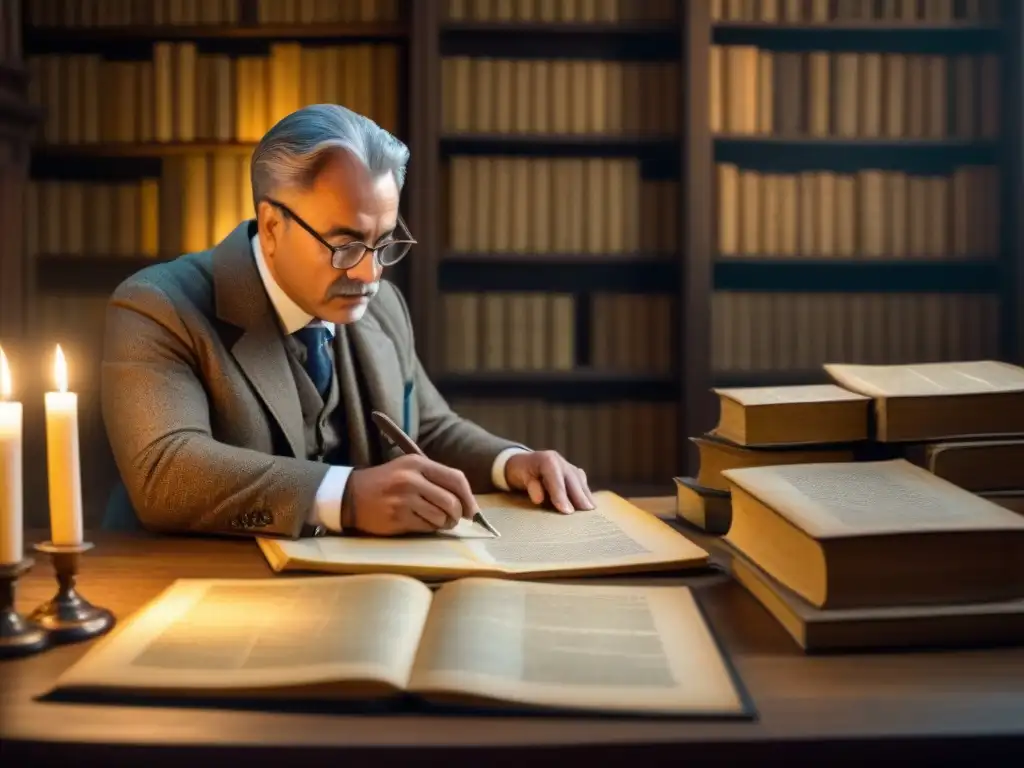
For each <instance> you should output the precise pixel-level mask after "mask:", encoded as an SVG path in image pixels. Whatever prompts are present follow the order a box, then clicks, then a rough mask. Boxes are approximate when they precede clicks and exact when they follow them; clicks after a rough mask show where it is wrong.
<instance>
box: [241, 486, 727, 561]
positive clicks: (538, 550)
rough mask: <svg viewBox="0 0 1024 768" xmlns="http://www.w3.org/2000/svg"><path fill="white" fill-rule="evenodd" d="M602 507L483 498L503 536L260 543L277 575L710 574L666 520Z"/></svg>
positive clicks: (620, 504) (464, 529)
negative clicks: (569, 509)
mask: <svg viewBox="0 0 1024 768" xmlns="http://www.w3.org/2000/svg"><path fill="white" fill-rule="evenodd" d="M593 497H594V501H595V504H596V507H595V509H592V510H581V511H577V512H573V513H571V514H568V515H567V514H563V513H561V512H555V511H552V510H550V509H546V508H543V507H538V506H535V505H534V504H533V502H531V501H530V500H529V498H528V497H526V496H525V495H523V494H504V493H495V494H483V495H480V496H477V497H476V498H477V502H478V504H479V506H480V509H481V510H482V511H483V512H484V514H485V515H486V517H487V520H488V521H489V522H490V523H491V524H492V525H494V527H495V528H497V530H498V532H499V533H500V534H501V536H500V537H499V538H495V537H493V536H492V535H491V534H490V533H488V532H487V531H486V530H485V529H483V528H480V527H478V526H474V525H465V526H463V525H460V526H459V527H458V529H457V530H455V531H450V532H445V533H444V534H442V535H438V534H430V535H423V536H398V537H388V538H384V537H370V536H358V535H355V536H319V537H315V538H306V539H280V538H260V539H259V545H260V548H261V549H262V550H263V554H264V556H265V557H266V558H267V561H268V562H269V563H270V566H271V567H272V568H273V569H274V570H275V571H278V572H280V571H323V572H330V573H380V572H387V573H400V574H404V575H407V576H415V577H417V578H421V579H429V580H446V579H454V578H461V577H465V576H511V577H515V578H540V577H543V578H551V577H555V576H593V575H611V574H619V573H636V572H654V571H675V570H685V569H692V568H703V567H706V566H707V565H708V561H709V556H708V553H707V552H706V551H705V550H704V549H702V548H700V547H698V546H697V545H696V544H694V543H693V542H691V541H689V540H688V539H687V538H686V537H684V536H683V535H682V534H681V533H679V532H678V531H677V530H675V529H674V528H673V527H672V526H670V525H669V524H668V523H665V522H663V521H661V520H659V519H658V518H657V517H655V516H654V515H652V514H650V513H648V512H645V511H644V510H642V509H640V508H639V507H637V506H635V505H634V504H631V503H630V502H629V501H627V500H626V499H624V498H622V497H621V496H619V495H617V494H615V493H612V492H610V491H598V492H597V493H594V494H593Z"/></svg>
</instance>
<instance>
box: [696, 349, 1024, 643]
mask: <svg viewBox="0 0 1024 768" xmlns="http://www.w3.org/2000/svg"><path fill="white" fill-rule="evenodd" d="M825 368H826V370H827V372H828V374H829V375H830V376H831V378H832V379H833V381H834V382H835V384H833V385H822V386H815V387H806V386H805V387H777V388H771V389H762V388H758V389H755V388H749V389H733V390H720V391H719V392H718V394H719V396H720V398H721V403H722V407H721V417H720V421H719V425H718V427H716V429H715V430H714V431H713V432H712V433H710V434H708V435H704V436H703V437H700V438H696V439H695V442H696V443H697V445H698V446H699V447H700V452H701V467H700V472H699V474H698V476H697V477H696V478H677V486H678V489H679V492H678V499H679V507H678V514H679V516H680V517H681V518H684V519H686V520H687V521H689V522H690V523H693V524H697V525H699V526H701V527H703V528H704V529H705V530H707V531H709V532H713V533H718V534H722V535H723V538H724V543H725V548H726V549H727V550H728V552H729V554H730V556H731V560H732V571H733V575H734V577H735V578H736V580H737V581H738V582H739V583H741V584H742V585H743V586H744V587H746V588H747V589H748V590H749V591H750V592H751V593H752V594H753V595H754V596H755V597H756V598H757V599H758V600H759V601H760V602H761V603H762V604H764V606H765V607H766V608H767V609H768V610H769V611H770V612H771V613H772V614H773V615H775V617H776V618H777V619H778V620H779V621H780V622H781V623H782V625H783V626H784V627H785V628H786V630H787V631H788V632H789V633H790V634H791V635H792V636H793V637H794V639H796V641H797V642H798V643H799V644H800V645H801V646H802V647H803V648H805V649H806V650H828V649H832V650H838V649H850V648H869V647H898V646H903V647H907V646H914V647H920V646H948V645H978V644H989V643H1000V642H1020V641H1021V640H1024V568H1022V567H1021V566H1020V565H1018V563H1019V562H1021V556H1022V555H1024V516H1021V515H1018V514H1015V511H1014V510H1018V511H1019V510H1020V509H1021V499H1022V498H1024V491H1022V490H1021V489H1024V461H1022V459H1024V437H1021V436H1024V369H1022V368H1019V367H1017V366H1012V365H1008V364H1005V363H999V362H993V361H973V362H962V363H941V364H940V363H934V364H925V365H907V366H863V365H838V364H835V365H831V364H830V365H826V366H825ZM1015 436H1016V437H1015Z"/></svg>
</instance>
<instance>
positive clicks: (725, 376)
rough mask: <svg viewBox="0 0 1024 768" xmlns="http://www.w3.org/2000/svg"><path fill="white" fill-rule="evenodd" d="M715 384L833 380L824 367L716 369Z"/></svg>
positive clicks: (784, 384)
mask: <svg viewBox="0 0 1024 768" xmlns="http://www.w3.org/2000/svg"><path fill="white" fill-rule="evenodd" d="M712 381H713V386H715V387H718V388H722V389H725V388H730V387H787V386H793V385H797V384H828V383H830V382H831V381H832V379H831V378H830V377H829V375H828V374H827V373H825V370H824V369H823V368H813V369H811V370H790V371H716V372H715V373H713V374H712Z"/></svg>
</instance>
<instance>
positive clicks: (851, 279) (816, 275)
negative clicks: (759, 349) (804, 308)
mask: <svg viewBox="0 0 1024 768" xmlns="http://www.w3.org/2000/svg"><path fill="white" fill-rule="evenodd" d="M1002 279H1003V276H1002V265H1001V264H1000V263H999V261H997V260H995V259H989V260H981V259H974V260H970V261H960V260H957V261H953V260H948V261H940V260H934V259H930V260H924V259H922V260H911V259H907V258H900V259H899V260H895V259H893V258H892V257H886V258H882V259H871V260H869V259H863V260H857V261H852V260H836V259H829V260H822V259H801V258H792V259H769V258H759V257H747V258H726V257H719V258H718V259H717V260H716V261H715V267H714V285H715V290H719V291H771V292H799V291H811V292H815V293H850V292H862V293H864V292H867V293H985V292H990V291H995V290H998V288H999V285H1000V281H1001V280H1002Z"/></svg>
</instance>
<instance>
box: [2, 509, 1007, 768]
mask: <svg viewBox="0 0 1024 768" xmlns="http://www.w3.org/2000/svg"><path fill="white" fill-rule="evenodd" d="M638 503H640V504H641V505H642V506H645V507H646V508H648V509H652V511H654V510H657V511H661V512H664V511H666V510H669V509H671V500H642V501H640V500H638ZM38 538H39V537H37V539H38ZM37 539H30V540H37ZM93 541H95V543H96V545H97V546H96V549H95V550H94V551H93V552H92V553H91V554H90V555H89V556H88V557H87V559H86V566H85V571H84V573H83V574H82V577H81V579H80V584H81V587H82V591H83V594H84V595H85V596H87V597H88V598H90V599H92V600H93V601H94V602H96V603H97V604H99V605H103V606H105V607H107V608H110V609H111V610H113V611H115V613H116V614H117V616H118V617H119V618H123V617H125V616H126V615H128V614H129V613H130V612H131V611H134V610H135V609H137V608H139V607H140V606H141V605H142V604H143V603H145V602H146V601H147V600H149V599H150V598H151V597H153V596H154V595H156V594H157V592H159V591H160V590H161V589H163V588H164V587H165V586H167V585H168V584H169V583H170V582H171V581H172V580H173V579H175V578H178V577H222V578H248V577H267V576H270V575H271V571H270V569H269V568H268V566H267V565H266V562H265V560H264V559H263V557H262V555H261V554H260V552H259V551H258V549H257V546H256V544H255V543H254V542H252V541H247V540H211V539H195V538H189V539H184V538H167V537H164V538H160V537H153V536H141V535H140V536H114V535H99V534H97V535H95V536H93ZM282 578H283V577H282ZM659 581H665V582H667V583H678V582H680V581H683V582H684V583H689V584H691V585H693V586H694V587H695V589H696V590H697V593H698V594H699V595H700V598H701V600H702V602H703V604H704V606H705V607H706V609H707V613H708V617H709V620H710V621H711V623H712V625H713V628H714V630H715V631H716V632H717V633H718V635H719V637H721V638H722V641H723V644H724V646H725V648H726V649H727V651H728V653H729V654H730V656H731V658H732V660H733V662H734V664H735V665H736V668H737V670H738V672H739V674H740V676H741V677H742V679H743V682H744V684H745V686H746V687H747V690H748V691H749V692H750V695H751V697H752V699H753V701H754V704H755V705H756V707H757V709H758V712H759V715H760V717H759V720H758V721H757V722H679V721H669V722H665V721H661V722H655V721H646V720H612V719H598V718H593V719H580V718H572V719H567V718H545V717H530V718H527V717H459V718H453V717H443V716H435V717H424V716H419V715H415V716H413V715H408V716H381V715H336V714H330V713H329V712H325V711H321V712H319V713H295V712H290V713H280V712H278V713H271V712H240V711H224V710H212V709H203V710H199V709H187V708H156V707H142V706H137V707H127V706H125V707H122V706H109V705H82V704H68V703H54V702H41V701H38V700H37V697H39V696H41V695H42V694H44V693H46V692H47V691H48V690H49V688H50V685H51V684H52V682H53V680H54V679H55V678H56V676H57V675H58V674H60V673H61V672H62V671H63V670H64V669H65V668H67V666H68V665H69V664H71V663H72V662H73V661H74V660H75V659H77V658H78V657H79V656H80V655H81V654H82V652H83V651H84V650H85V646H66V647H61V648H55V649H52V650H50V651H48V652H46V653H44V654H41V655H38V656H35V657H31V658H27V659H20V660H15V661H6V662H0V681H2V684H0V764H2V765H3V766H4V767H5V768H7V767H8V766H16V765H32V766H36V765H43V764H48V763H54V764H60V765H61V766H64V767H65V768H66V767H67V766H71V765H73V766H81V765H88V764H102V765H106V766H113V765H123V764H136V763H140V764H141V763H144V764H147V765H153V766H156V765H176V766H178V765H180V764H181V762H182V760H200V761H201V764H203V765H205V764H207V763H210V762H212V760H214V759H221V760H223V759H224V758H225V757H227V756H228V755H230V757H231V759H232V760H236V761H238V762H235V763H234V764H235V765H238V766H244V767H245V768H253V766H258V765H268V766H271V765H272V766H275V768H280V766H281V765H282V761H285V762H284V763H283V764H285V765H301V766H303V768H306V766H312V765H329V766H331V767H332V768H339V766H341V767H346V766H353V765H364V764H372V765H373V766H374V768H377V767H378V766H384V765H389V764H393V765H402V766H411V765H418V764H439V765H440V764H443V765H445V766H446V768H448V767H449V766H453V765H455V764H467V765H475V766H481V765H482V766H485V768H499V766H506V765H508V766H511V765H516V766H519V767H520V768H521V766H522V765H524V764H528V765H530V766H531V768H533V767H534V766H536V765H540V764H552V765H555V764H557V765H559V766H564V765H565V763H566V761H567V760H570V761H571V760H572V759H573V758H579V759H583V760H587V761H588V763H589V764H591V765H601V766H604V765H620V764H634V765H639V764H642V765H643V767H644V768H649V766H654V765H673V766H676V767H678V766H680V765H687V764H694V762H695V761H702V762H710V761H712V760H715V761H716V762H718V761H721V762H728V763H729V764H732V765H735V764H741V763H746V762H755V761H757V762H758V763H763V762H765V761H769V762H771V763H773V764H774V763H779V764H782V763H783V761H790V762H791V763H792V761H793V760H798V761H800V762H801V763H802V762H805V761H810V760H816V761H817V760H820V761H826V763H825V764H827V765H829V766H833V765H845V764H855V763H857V764H863V761H866V760H879V759H891V758H894V757H900V758H902V759H904V760H908V761H909V762H910V763H912V764H915V765H916V764H923V763H926V762H927V764H929V765H934V764H939V763H941V764H946V763H947V762H957V761H967V760H969V761H970V762H971V763H972V764H977V763H979V762H980V761H982V760H985V759H993V758H997V762H999V763H1005V764H1016V765H1021V764H1022V762H1021V760H1020V756H1022V755H1024V649H1009V650H998V651H997V650H993V651H975V652H959V653H914V654H891V655H858V656H832V657H807V656H805V655H804V654H803V653H801V652H800V650H799V649H798V648H797V646H796V645H795V644H794V643H793V642H792V641H791V640H790V639H789V637H788V636H787V635H785V634H784V633H783V631H782V629H781V628H780V627H779V626H778V625H777V624H776V623H775V621H774V620H773V619H772V618H771V617H770V616H769V615H768V613H767V612H766V611H764V610H763V609H762V608H761V606H760V605H759V604H757V603H756V602H755V601H754V600H753V599H752V598H751V597H750V596H749V595H748V594H747V593H746V592H745V591H744V590H743V589H742V588H741V587H739V586H738V585H736V584H735V583H733V582H731V581H729V580H728V579H727V578H726V577H725V576H723V575H720V574H711V575H703V576H696V577H693V576H691V577H690V578H688V579H685V580H680V579H673V578H663V579H660V580H659ZM53 584H54V582H53V580H52V574H51V571H50V569H49V566H48V564H46V563H45V562H39V561H37V565H36V567H35V569H34V570H33V571H32V572H31V573H30V574H29V576H28V577H27V578H26V579H24V580H23V582H22V584H21V585H20V589H19V594H18V597H19V600H18V603H19V606H20V607H21V608H22V609H23V610H25V611H28V610H30V609H31V608H33V607H34V606H35V605H37V604H38V603H40V602H42V601H43V600H45V599H47V598H48V597H49V596H50V594H51V593H52V590H53ZM1011 756H1014V757H1013V759H1012V760H1011ZM19 760H20V761H21V762H19Z"/></svg>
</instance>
